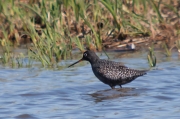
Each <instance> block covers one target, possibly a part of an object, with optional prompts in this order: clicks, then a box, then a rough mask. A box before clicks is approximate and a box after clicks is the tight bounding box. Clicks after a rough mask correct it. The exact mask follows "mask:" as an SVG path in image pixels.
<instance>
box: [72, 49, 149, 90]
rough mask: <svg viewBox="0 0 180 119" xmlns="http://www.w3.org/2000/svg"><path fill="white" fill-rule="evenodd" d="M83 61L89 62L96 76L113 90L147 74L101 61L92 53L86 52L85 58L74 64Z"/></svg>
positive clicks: (119, 64) (117, 63)
mask: <svg viewBox="0 0 180 119" xmlns="http://www.w3.org/2000/svg"><path fill="white" fill-rule="evenodd" d="M82 60H86V61H89V62H90V63H91V66H92V70H93V72H94V74H95V76H96V77H97V78H98V79H99V80H100V81H102V82H103V83H105V84H107V85H109V86H110V87H111V88H112V89H113V88H114V87H115V86H116V85H119V86H120V87H121V85H124V84H126V83H129V82H131V81H133V80H134V79H136V78H137V77H139V76H142V75H144V74H146V71H145V70H142V71H141V70H135V69H130V68H128V67H126V66H124V65H123V64H121V63H119V62H113V61H109V60H104V59H99V57H98V56H97V55H96V54H95V53H94V52H92V51H86V52H84V54H83V58H82V59H81V60H79V61H77V62H75V63H74V64H76V63H78V62H80V61H82ZM74 64H72V65H74ZM72 65H70V66H72ZM70 66H69V67H70Z"/></svg>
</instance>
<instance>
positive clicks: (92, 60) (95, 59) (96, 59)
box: [89, 57, 99, 64]
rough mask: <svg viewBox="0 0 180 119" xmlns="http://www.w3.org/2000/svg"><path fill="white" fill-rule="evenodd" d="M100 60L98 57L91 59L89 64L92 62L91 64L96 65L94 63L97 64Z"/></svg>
mask: <svg viewBox="0 0 180 119" xmlns="http://www.w3.org/2000/svg"><path fill="white" fill-rule="evenodd" d="M98 60H99V57H96V58H93V59H91V60H90V61H89V62H90V63H91V64H94V63H96V62H97V61H98Z"/></svg>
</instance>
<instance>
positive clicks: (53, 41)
mask: <svg viewBox="0 0 180 119" xmlns="http://www.w3.org/2000/svg"><path fill="white" fill-rule="evenodd" d="M161 5H164V6H166V7H168V8H169V9H171V10H172V12H174V13H175V14H176V15H177V16H178V17H179V14H178V10H177V9H176V8H174V7H172V6H171V5H168V4H166V3H164V2H162V1H161V0H159V1H158V0H149V1H147V0H131V1H129V0H125V1H124V2H122V1H118V0H93V1H87V0H41V1H40V2H37V3H35V2H34V1H33V0H30V2H29V4H26V3H23V2H18V0H1V1H0V12H1V13H0V18H1V19H0V24H1V25H0V26H1V27H0V31H1V32H2V34H3V35H2V37H1V36H0V41H1V46H2V48H3V51H4V53H3V54H2V58H1V63H3V64H5V63H10V64H12V66H22V64H23V60H21V58H24V57H21V56H18V57H15V56H14V55H13V54H12V52H11V48H10V47H17V46H18V45H20V44H21V40H22V36H23V35H26V36H27V37H28V38H29V39H31V41H32V46H31V47H28V53H27V54H23V55H24V56H25V55H27V57H28V58H29V59H32V60H35V61H39V62H41V64H42V66H44V67H53V66H56V65H57V64H58V62H60V61H61V60H63V59H67V58H69V57H70V56H71V51H72V50H73V49H74V48H78V49H79V50H80V51H84V50H86V48H89V49H90V48H91V47H93V48H94V49H96V50H97V51H102V50H103V49H104V46H103V40H104V39H103V38H106V37H107V36H108V35H107V34H108V32H109V31H113V33H112V34H114V36H113V37H116V36H115V35H117V34H119V33H121V34H128V35H129V36H147V35H148V36H151V35H152V34H153V33H152V29H151V28H153V29H155V28H154V27H153V26H155V25H158V24H160V23H166V22H167V21H165V20H164V19H163V17H162V15H161V12H160V6H161ZM150 10H153V11H154V14H153V15H151V14H150V13H149V11H150ZM99 23H102V25H103V27H102V28H98V24H99ZM39 32H41V33H40V34H39ZM79 34H83V36H84V38H78V35H79ZM12 39H13V42H11V41H12ZM178 47H179V45H178ZM165 49H166V48H165ZM150 52H152V49H151V50H150ZM166 53H167V55H169V52H168V50H166ZM148 57H149V58H148V60H149V62H151V63H150V64H151V65H150V66H154V65H155V61H154V59H153V56H151V54H149V56H148ZM12 59H13V60H12ZM30 61H31V60H30ZM31 64H32V63H31V62H29V64H26V65H28V66H29V65H31Z"/></svg>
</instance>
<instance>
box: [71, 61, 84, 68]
mask: <svg viewBox="0 0 180 119" xmlns="http://www.w3.org/2000/svg"><path fill="white" fill-rule="evenodd" d="M81 61H83V59H80V60H79V61H77V62H75V63H73V64H71V65H69V66H68V68H69V67H71V66H73V65H75V64H77V63H79V62H81Z"/></svg>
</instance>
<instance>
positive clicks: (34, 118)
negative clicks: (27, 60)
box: [0, 52, 180, 119]
mask: <svg viewBox="0 0 180 119" xmlns="http://www.w3.org/2000/svg"><path fill="white" fill-rule="evenodd" d="M108 54H109V56H110V57H111V59H112V60H114V61H118V62H123V63H124V64H125V65H127V66H129V67H130V68H135V69H148V68H149V66H148V64H147V59H146V56H147V54H144V53H141V52H137V53H133V54H132V53H131V54H127V55H126V56H124V58H120V57H119V55H120V53H118V52H115V53H114V52H113V53H110V52H109V53H108ZM99 55H100V54H99ZM100 57H101V58H106V56H105V55H104V54H102V55H100ZM117 57H118V58H117ZM79 58H80V57H79ZM157 58H158V64H157V68H156V69H155V70H150V71H149V72H148V73H147V75H145V76H142V77H139V78H137V79H136V80H134V81H133V82H131V83H129V84H126V85H123V88H122V89H120V88H119V87H118V86H117V87H116V88H117V89H115V90H111V89H110V87H109V86H107V85H105V84H103V83H101V82H100V81H99V80H98V79H97V78H96V77H95V76H94V74H93V73H92V70H91V66H90V64H89V63H87V62H83V63H80V64H77V65H75V66H74V67H72V68H66V69H63V70H47V69H42V68H38V67H34V68H20V69H12V68H4V67H0V90H1V91H0V118H2V119H4V118H8V119H10V118H16V119H50V118H52V119H62V118H64V119H86V118H88V119H104V118H106V119H117V118H118V119H126V118H137V119H157V118H158V119H164V118H166V119H167V118H171V119H179V118H180V98H179V97H180V91H179V87H180V74H179V72H180V61H179V58H178V54H177V53H173V56H172V57H171V58H166V57H164V56H163V55H162V53H159V54H158V55H157ZM76 60H77V59H75V60H73V61H72V60H68V61H64V65H67V64H71V63H73V62H74V61H76ZM62 64H63V63H62Z"/></svg>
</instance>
